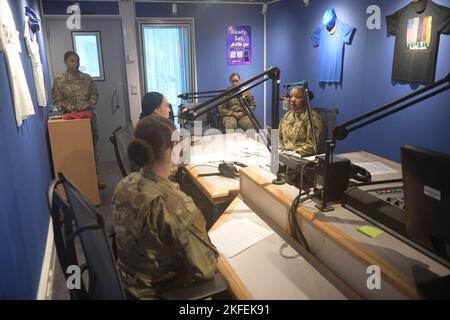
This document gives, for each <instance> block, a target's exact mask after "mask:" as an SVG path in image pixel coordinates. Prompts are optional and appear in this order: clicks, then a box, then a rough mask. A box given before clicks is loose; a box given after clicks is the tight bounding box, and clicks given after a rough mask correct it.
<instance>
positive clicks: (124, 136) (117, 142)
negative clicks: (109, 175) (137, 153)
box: [109, 122, 139, 177]
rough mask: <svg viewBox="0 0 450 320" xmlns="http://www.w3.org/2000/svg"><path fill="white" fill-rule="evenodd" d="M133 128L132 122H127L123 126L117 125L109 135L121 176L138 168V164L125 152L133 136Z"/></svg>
mask: <svg viewBox="0 0 450 320" xmlns="http://www.w3.org/2000/svg"><path fill="white" fill-rule="evenodd" d="M133 130H134V128H133V124H132V123H131V122H129V123H128V124H127V125H126V127H125V128H122V127H118V128H117V129H115V130H114V131H113V134H112V136H110V137H109V141H111V143H112V144H113V146H114V153H115V154H116V159H117V163H118V165H119V168H120V172H121V173H122V176H123V177H126V176H128V175H129V174H130V173H131V172H135V171H138V170H139V168H138V166H137V165H136V164H135V163H134V162H133V161H131V160H130V159H129V158H128V153H127V148H128V144H129V143H130V142H131V140H133V138H134V132H133Z"/></svg>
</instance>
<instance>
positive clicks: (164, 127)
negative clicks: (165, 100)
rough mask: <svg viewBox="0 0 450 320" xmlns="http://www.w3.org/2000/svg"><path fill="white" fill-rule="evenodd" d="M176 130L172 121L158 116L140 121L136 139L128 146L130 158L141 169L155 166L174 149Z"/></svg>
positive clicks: (136, 130) (137, 126)
mask: <svg viewBox="0 0 450 320" xmlns="http://www.w3.org/2000/svg"><path fill="white" fill-rule="evenodd" d="M174 130H176V126H175V124H174V123H173V122H172V121H170V120H169V119H166V118H163V117H160V116H157V115H151V116H148V117H145V118H143V119H141V120H139V122H138V124H137V125H136V128H135V129H134V137H135V139H133V140H132V141H131V142H130V144H129V145H128V156H129V157H130V158H131V160H133V161H134V162H135V163H136V164H137V165H138V166H139V167H146V166H148V165H153V164H154V163H155V162H158V161H159V160H161V158H162V155H163V154H164V151H166V150H167V149H169V148H171V147H172V145H173V142H172V132H173V131H174Z"/></svg>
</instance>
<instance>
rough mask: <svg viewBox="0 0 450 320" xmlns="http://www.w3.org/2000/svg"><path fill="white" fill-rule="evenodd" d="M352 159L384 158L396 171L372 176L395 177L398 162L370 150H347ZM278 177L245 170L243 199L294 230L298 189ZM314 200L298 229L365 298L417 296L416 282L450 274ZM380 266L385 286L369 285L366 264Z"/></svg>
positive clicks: (305, 209) (361, 222) (343, 211)
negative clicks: (274, 181) (368, 234)
mask: <svg viewBox="0 0 450 320" xmlns="http://www.w3.org/2000/svg"><path fill="white" fill-rule="evenodd" d="M344 156H346V157H348V158H350V159H351V160H352V161H353V162H370V161H381V162H383V163H384V164H386V165H388V166H391V167H392V168H393V169H397V170H398V172H397V173H395V174H390V175H380V176H374V177H373V180H375V181H379V180H381V179H387V178H389V179H396V178H399V177H400V176H401V171H400V170H399V169H400V165H399V164H396V163H393V162H392V161H388V160H385V159H382V158H380V157H377V156H374V155H371V154H369V153H367V152H358V153H350V154H344ZM273 178H274V176H273V175H272V174H271V173H270V172H268V171H267V169H263V168H261V167H252V168H246V169H244V170H242V171H241V177H240V182H241V194H242V198H243V200H244V201H245V202H246V203H247V204H248V205H249V207H250V208H251V209H252V210H254V211H255V212H256V213H257V214H258V215H259V216H261V217H262V218H263V219H264V220H265V221H270V222H271V223H274V224H276V225H278V226H279V227H280V229H281V230H284V233H285V235H286V236H289V234H290V228H289V223H288V210H289V208H290V206H291V204H292V201H293V199H294V197H295V196H296V195H297V194H298V189H296V188H295V187H293V186H290V185H282V186H276V185H273V184H272V183H271V181H272V179H273ZM314 205H315V203H314V202H313V201H307V202H305V203H304V204H303V205H302V206H301V207H300V208H298V210H297V219H298V221H299V224H300V227H301V228H302V231H303V232H304V234H305V237H306V238H307V239H308V242H309V245H310V247H311V249H312V251H313V254H314V255H315V256H316V257H317V258H318V259H319V260H320V261H322V262H323V263H324V264H325V265H327V266H328V267H329V268H330V270H332V271H333V272H335V273H336V274H337V275H338V276H339V277H340V278H342V279H343V280H344V281H345V282H346V283H347V284H348V285H349V286H351V287H352V288H353V289H354V290H355V291H356V292H357V293H358V294H360V295H361V296H362V297H364V298H365V299H418V298H420V294H419V292H418V290H417V288H416V281H417V279H418V278H421V280H424V279H432V278H433V277H436V276H444V275H448V274H450V270H449V269H448V268H446V267H445V266H443V265H441V264H439V263H437V262H436V261H435V260H432V259H431V258H429V257H428V256H426V255H424V254H422V253H421V252H419V251H417V250H416V249H414V248H412V247H411V246H409V245H407V244H406V243H404V242H402V241H400V240H398V239H397V238H395V237H393V236H391V235H390V234H388V233H384V234H382V235H381V236H379V237H377V238H375V239H371V238H368V237H366V236H364V235H363V234H361V233H359V232H358V231H357V230H356V229H357V228H359V227H360V226H363V225H370V223H368V222H367V221H366V220H364V219H362V218H360V217H359V216H357V215H355V214H354V213H352V212H350V211H348V210H347V209H345V208H343V207H342V206H341V205H335V206H334V207H335V210H334V211H331V212H320V211H318V210H317V209H316V208H315V206H314ZM371 265H376V266H378V267H380V271H381V289H380V290H378V289H375V290H370V289H369V288H368V287H367V279H368V277H369V274H367V267H368V266H371Z"/></svg>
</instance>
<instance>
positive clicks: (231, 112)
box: [219, 73, 256, 130]
mask: <svg viewBox="0 0 450 320" xmlns="http://www.w3.org/2000/svg"><path fill="white" fill-rule="evenodd" d="M240 82H241V77H240V75H239V74H237V73H232V74H231V76H230V84H231V86H232V87H235V86H237V85H239V83H240ZM242 96H243V98H244V99H245V100H246V101H247V104H248V105H249V107H250V109H251V110H252V111H254V110H255V108H256V104H255V98H254V97H253V95H252V93H251V92H250V90H247V91H245V92H244V93H243V94H242ZM219 114H220V116H221V117H222V122H223V125H224V127H225V129H233V130H234V129H237V128H241V129H244V130H247V129H252V128H253V124H252V122H251V121H250V118H249V117H248V116H247V115H246V114H245V112H244V110H243V108H242V106H241V104H240V103H239V100H238V98H232V99H230V100H228V101H227V102H225V103H223V104H221V105H220V106H219Z"/></svg>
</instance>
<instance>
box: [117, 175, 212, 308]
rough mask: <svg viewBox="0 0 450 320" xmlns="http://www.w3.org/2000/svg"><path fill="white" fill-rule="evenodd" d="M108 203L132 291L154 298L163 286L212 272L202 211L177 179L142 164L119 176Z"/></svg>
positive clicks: (124, 275) (125, 278) (123, 274)
mask: <svg viewBox="0 0 450 320" xmlns="http://www.w3.org/2000/svg"><path fill="white" fill-rule="evenodd" d="M112 204H113V209H114V220H115V231H116V241H117V251H118V262H117V263H118V268H119V272H120V275H121V279H122V282H123V284H124V287H125V289H126V290H128V292H129V293H131V294H132V295H133V296H134V297H136V298H138V299H155V298H158V291H159V290H161V289H162V288H164V287H166V286H183V285H186V284H189V283H191V282H193V281H195V280H205V279H210V278H212V277H213V276H214V273H215V271H216V265H217V257H218V253H217V250H216V248H215V247H214V246H213V245H212V244H211V242H210V240H209V237H208V233H207V232H206V228H205V220H204V218H203V215H202V213H201V212H200V210H199V209H198V208H197V207H196V206H195V204H194V202H193V200H192V199H191V197H189V196H187V195H186V194H184V193H183V192H181V191H180V189H179V186H178V184H176V183H173V182H171V181H169V180H168V179H165V178H162V177H159V176H156V175H154V174H153V173H152V172H151V171H150V170H149V169H148V168H143V169H141V170H140V171H139V172H135V173H132V174H130V175H129V176H128V177H126V178H124V179H123V180H122V181H120V182H119V184H118V185H117V187H116V191H115V193H114V196H113V203H112Z"/></svg>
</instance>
